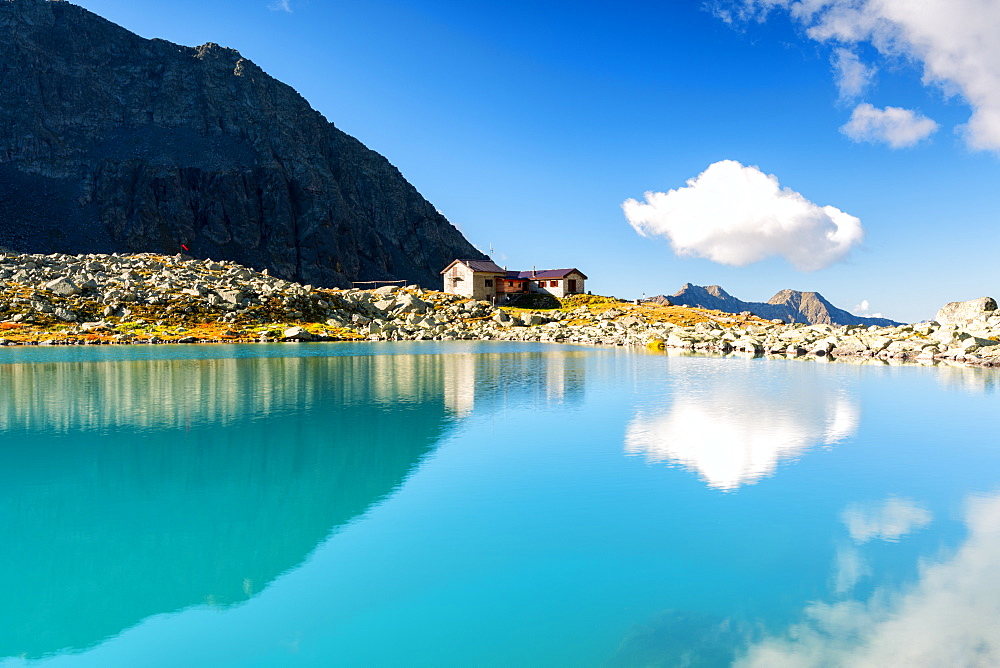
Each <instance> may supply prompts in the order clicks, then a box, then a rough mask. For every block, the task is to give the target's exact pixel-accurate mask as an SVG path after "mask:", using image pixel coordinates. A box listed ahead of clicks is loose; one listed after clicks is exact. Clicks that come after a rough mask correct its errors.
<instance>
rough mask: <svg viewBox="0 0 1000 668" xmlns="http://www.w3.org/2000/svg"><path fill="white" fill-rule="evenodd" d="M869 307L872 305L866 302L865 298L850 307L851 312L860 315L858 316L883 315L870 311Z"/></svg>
mask: <svg viewBox="0 0 1000 668" xmlns="http://www.w3.org/2000/svg"><path fill="white" fill-rule="evenodd" d="M871 307H872V305H871V304H870V303H869V302H868V300H867V299H862V300H861V303H860V304H856V305H855V306H854V308H852V309H851V312H852V313H853V314H854V315H860V316H863V317H865V318H881V317H884V316H883V315H882V314H881V313H872V311H871Z"/></svg>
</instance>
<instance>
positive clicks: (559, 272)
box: [507, 269, 587, 278]
mask: <svg viewBox="0 0 1000 668" xmlns="http://www.w3.org/2000/svg"><path fill="white" fill-rule="evenodd" d="M574 272H575V273H577V274H580V276H581V277H583V278H587V277H586V276H584V274H583V272H582V271H580V270H579V269H542V270H540V271H508V272H507V277H508V278H565V277H566V276H567V275H569V274H572V273H574ZM512 274H513V275H512Z"/></svg>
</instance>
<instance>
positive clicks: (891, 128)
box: [840, 102, 938, 148]
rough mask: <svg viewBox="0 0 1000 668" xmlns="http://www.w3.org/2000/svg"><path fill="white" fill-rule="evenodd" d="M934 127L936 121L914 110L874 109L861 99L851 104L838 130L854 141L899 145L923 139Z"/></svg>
mask: <svg viewBox="0 0 1000 668" xmlns="http://www.w3.org/2000/svg"><path fill="white" fill-rule="evenodd" d="M937 129H938V124H937V123H935V122H934V121H932V120H931V119H929V118H927V117H926V116H923V115H921V114H920V113H918V112H915V111H911V110H909V109H903V108H901V107H886V108H885V109H877V108H875V107H873V106H872V105H870V104H868V103H867V102H862V103H861V104H859V105H858V106H857V107H855V108H854V112H853V113H852V114H851V120H849V121H847V123H846V124H845V125H844V126H843V127H841V128H840V131H841V132H843V133H844V134H845V135H847V136H848V137H850V138H851V139H853V140H854V141H858V142H860V141H866V142H871V143H873V144H874V143H880V142H881V143H886V144H888V145H889V146H891V147H893V148H903V147H905V146H913V145H914V144H916V143H918V142H919V141H920V140H922V139H926V138H927V137H929V136H931V135H932V134H934V133H935V132H937Z"/></svg>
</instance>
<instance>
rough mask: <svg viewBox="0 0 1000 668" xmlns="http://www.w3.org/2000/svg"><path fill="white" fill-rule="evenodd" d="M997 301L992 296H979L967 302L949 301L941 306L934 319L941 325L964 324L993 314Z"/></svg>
mask: <svg viewBox="0 0 1000 668" xmlns="http://www.w3.org/2000/svg"><path fill="white" fill-rule="evenodd" d="M996 310H997V302H996V300H995V299H993V298H992V297H980V298H979V299H972V300H969V301H967V302H951V303H950V304H945V305H944V306H942V307H941V310H940V311H938V312H937V315H936V316H934V319H935V320H937V321H938V322H939V323H941V324H942V325H965V324H968V323H970V322H973V321H974V320H976V319H978V318H982V317H984V316H989V315H993V313H994V312H995V311H996Z"/></svg>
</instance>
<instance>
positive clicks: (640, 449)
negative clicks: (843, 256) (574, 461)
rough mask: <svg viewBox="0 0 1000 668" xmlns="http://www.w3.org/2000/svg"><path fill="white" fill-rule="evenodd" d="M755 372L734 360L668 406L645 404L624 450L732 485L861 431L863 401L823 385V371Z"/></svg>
mask: <svg viewBox="0 0 1000 668" xmlns="http://www.w3.org/2000/svg"><path fill="white" fill-rule="evenodd" d="M786 368H788V367H786ZM750 371H752V372H753V373H748V370H747V369H740V368H738V367H735V366H733V365H729V366H728V367H727V369H726V372H725V373H717V374H715V375H709V376H707V377H705V378H703V379H701V381H700V382H698V383H697V384H693V383H692V384H691V385H689V386H685V387H682V388H678V390H677V391H676V392H675V393H674V396H675V397H677V398H676V399H674V400H673V402H672V403H671V404H670V405H669V406H668V407H666V409H665V410H656V409H645V410H641V411H640V412H639V413H638V414H637V415H636V416H635V418H633V420H632V421H631V423H630V424H629V425H628V428H627V429H626V434H625V452H626V453H628V454H631V455H644V456H645V457H646V458H647V459H648V460H649V461H651V462H669V463H671V464H676V465H679V466H682V467H684V468H686V469H689V470H692V471H696V472H697V473H698V474H699V475H700V476H701V477H702V479H704V481H705V482H706V483H707V484H708V485H709V486H710V487H714V488H716V489H722V490H734V489H736V488H738V487H739V486H740V485H745V484H749V483H754V482H756V481H758V480H759V479H761V478H762V477H764V476H767V475H770V474H771V473H773V472H774V470H775V469H776V468H777V466H778V464H779V463H780V462H781V461H783V460H789V459H793V458H795V457H798V456H799V455H801V454H802V453H803V452H805V451H806V450H808V449H809V448H811V447H814V446H816V445H832V444H834V443H837V442H839V441H842V440H843V439H845V438H848V437H849V436H851V435H852V434H854V432H855V431H856V430H857V427H858V420H859V416H860V411H859V408H858V404H857V402H856V401H854V400H853V399H851V398H850V397H849V396H848V395H846V394H845V393H843V392H842V391H841V390H839V389H837V388H835V387H832V386H826V387H824V386H823V385H822V384H821V378H820V377H818V376H816V375H814V374H808V373H789V374H787V375H781V376H778V377H774V378H769V377H768V376H767V375H766V374H765V373H763V372H762V371H761V370H758V369H752V370H750ZM796 371H802V369H796ZM735 376H739V377H738V378H736V377H735Z"/></svg>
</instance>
